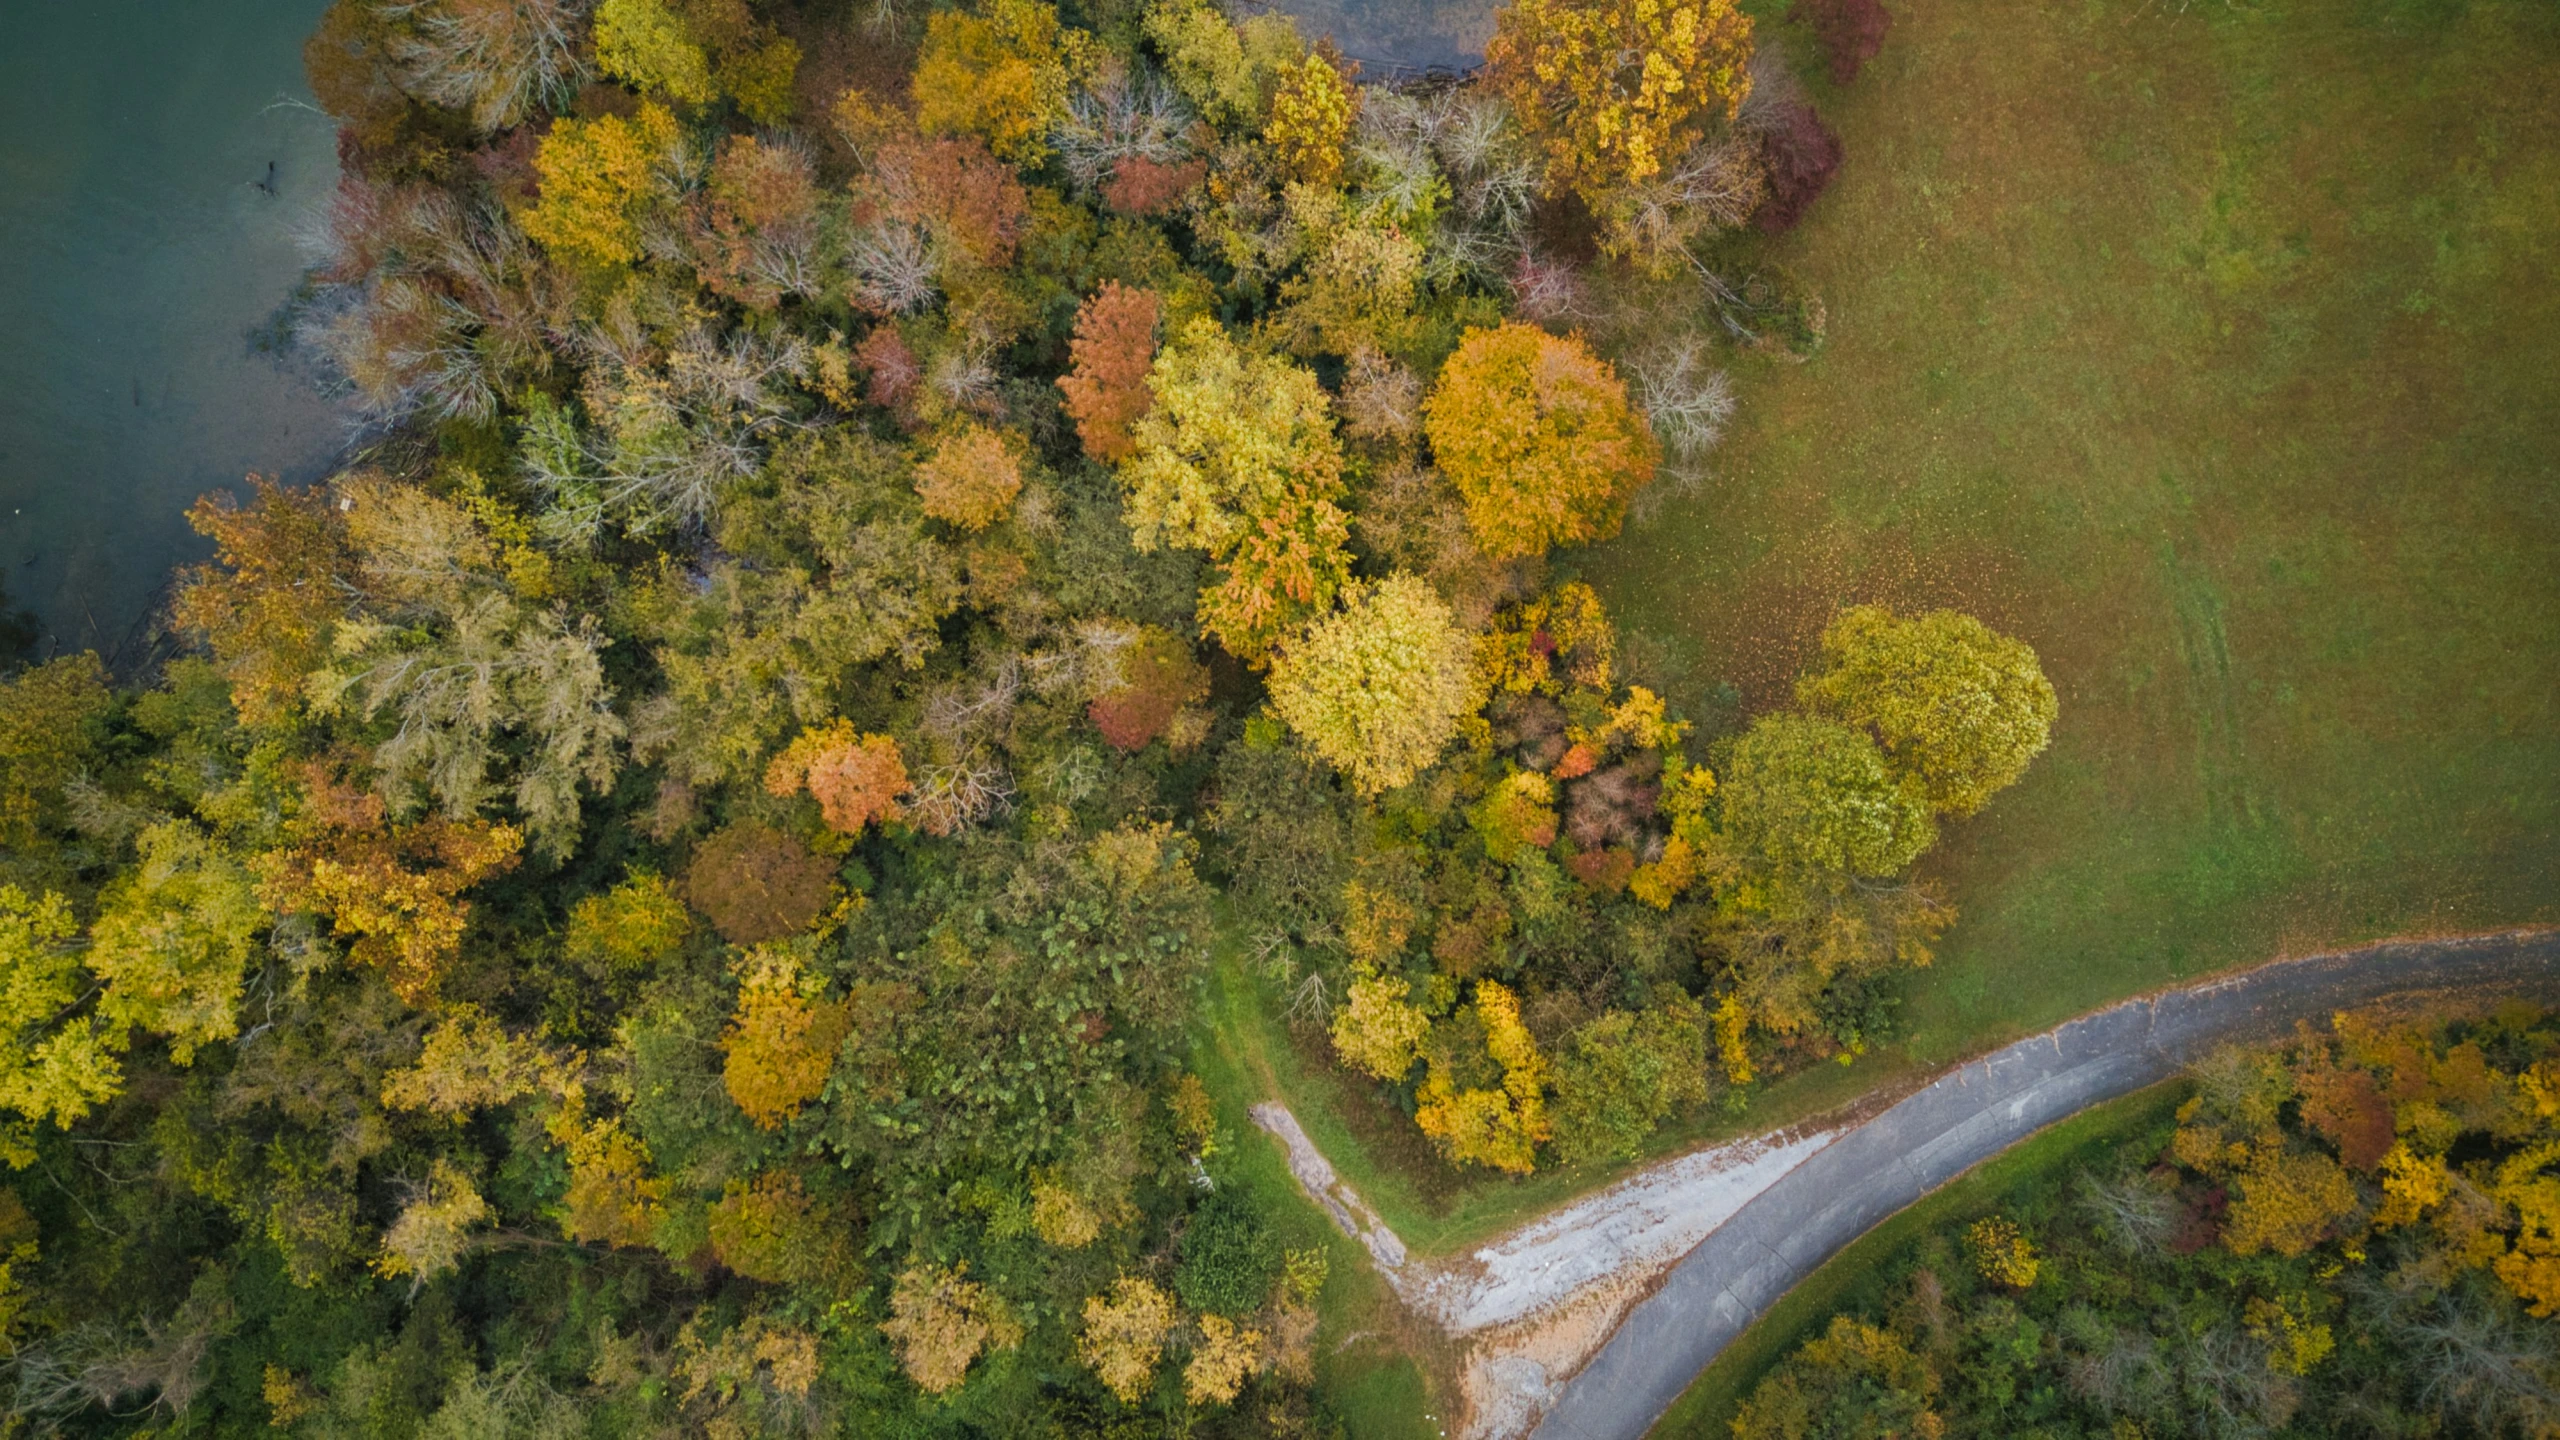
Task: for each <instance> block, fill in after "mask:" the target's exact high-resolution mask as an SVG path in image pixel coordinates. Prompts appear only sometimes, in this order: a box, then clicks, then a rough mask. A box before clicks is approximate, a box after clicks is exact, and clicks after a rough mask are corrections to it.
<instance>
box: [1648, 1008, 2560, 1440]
mask: <svg viewBox="0 0 2560 1440" xmlns="http://www.w3.org/2000/svg"><path fill="white" fill-rule="evenodd" d="M2555 1051H2560V1031H2555V1030H2554V1029H2553V1028H2552V1027H2551V1024H2550V1017H2549V1016H2548V1015H2546V1014H2544V1013H2542V1012H2539V1011H2537V1010H2535V1009H2533V1008H2531V1007H2528V1006H2511V1007H2509V1008H2506V1009H2503V1010H2500V1011H2499V1012H2497V1013H2496V1014H2495V1015H2494V1016H2491V1017H2488V1018H2485V1019H2476V1020H2465V1021H2456V1022H2452V1023H2444V1022H2420V1023H2411V1022H2409V1021H2406V1020H2385V1019H2379V1018H2366V1017H2356V1016H2341V1017H2339V1019H2338V1022H2337V1024H2336V1026H2335V1029H2334V1032H2333V1033H2315V1032H2312V1031H2311V1030H2309V1029H2307V1028H2306V1029H2305V1030H2304V1031H2303V1032H2302V1033H2301V1034H2300V1035H2299V1036H2298V1037H2297V1038H2296V1039H2295V1040H2293V1041H2292V1042H2290V1043H2287V1044H2284V1045H2280V1046H2275V1047H2270V1048H2265V1049H2254V1050H2237V1049H2235V1050H2231V1051H2226V1052H2223V1053H2221V1054H2218V1055H2216V1056H2215V1057H2213V1058H2212V1059H2210V1060H2208V1061H2206V1062H2204V1063H2203V1064H2200V1065H2199V1066H2197V1067H2196V1069H2195V1070H2194V1072H2193V1073H2192V1075H2191V1076H2190V1078H2189V1080H2188V1081H2187V1082H2186V1084H2185V1085H2184V1087H2183V1092H2184V1094H2185V1098H2184V1099H2183V1101H2181V1102H2180V1103H2178V1104H2177V1106H2176V1108H2175V1110H2174V1112H2169V1113H2164V1107H2163V1106H2162V1105H2161V1104H2160V1103H2158V1102H2157V1101H2156V1100H2154V1099H2152V1098H2150V1097H2136V1099H2135V1100H2133V1101H2129V1102H2123V1104H2122V1105H2121V1106H2120V1107H2118V1108H2119V1113H2120V1115H2121V1116H2122V1117H2123V1118H2124V1119H2126V1120H2130V1121H2134V1122H2137V1123H2135V1124H2133V1125H2131V1126H2130V1127H2126V1126H2121V1125H2119V1126H2114V1127H2110V1126H2108V1125H2107V1124H2106V1122H2104V1121H2085V1120H2084V1122H2082V1123H2080V1124H2079V1125H2077V1126H2076V1127H2075V1128H2076V1129H2077V1130H2078V1131H2079V1132H2080V1133H2079V1134H2077V1135H2073V1134H2070V1133H2063V1134H2058V1135H2056V1136H2055V1137H2054V1138H2053V1139H2052V1140H2051V1141H2047V1142H2042V1143H2038V1144H2036V1145H2035V1146H2034V1150H2035V1151H2036V1152H2038V1153H2034V1154H2029V1155H2021V1156H2017V1157H2014V1158H2012V1159H2009V1160H2004V1161H2003V1162H2001V1165H2002V1168H2004V1169H2005V1170H2006V1171H2007V1172H2008V1173H2007V1175H2006V1176H1997V1175H1995V1174H1993V1173H1991V1172H1986V1173H1985V1174H1984V1175H1983V1176H1981V1177H1978V1178H1976V1179H1972V1180H1968V1182H1966V1183H1965V1184H1964V1185H1963V1186H1962V1187H1960V1188H1959V1189H1958V1190H1957V1191H1955V1192H1951V1193H1945V1194H1942V1196H1940V1197H1935V1198H1933V1200H1932V1201H1931V1202H1929V1203H1927V1204H1926V1205H1924V1206H1922V1207H1916V1208H1915V1209H1914V1210H1913V1211H1912V1212H1909V1213H1908V1214H1907V1215H1906V1216H1904V1217H1901V1218H1900V1219H1898V1220H1897V1221H1896V1222H1895V1223H1894V1225H1893V1226H1892V1227H1891V1228H1892V1232H1893V1234H1892V1237H1891V1239H1890V1240H1888V1241H1887V1242H1886V1246H1885V1247H1877V1246H1873V1245H1862V1246H1861V1247H1860V1248H1861V1249H1862V1250H1865V1251H1866V1252H1867V1253H1866V1254H1865V1255H1862V1256H1852V1255H1844V1256H1843V1257H1841V1260H1840V1261H1835V1262H1834V1267H1837V1268H1845V1269H1848V1270H1849V1272H1850V1273H1849V1277H1848V1281H1849V1284H1850V1285H1851V1286H1853V1287H1854V1288H1855V1290H1856V1291H1857V1292H1859V1293H1858V1294H1857V1295H1856V1297H1855V1303H1852V1304H1850V1305H1847V1306H1841V1307H1840V1308H1837V1309H1833V1308H1832V1307H1833V1306H1834V1305H1837V1304H1838V1301H1839V1299H1841V1298H1843V1297H1842V1293H1841V1290H1840V1289H1839V1288H1838V1286H1837V1283H1836V1282H1830V1283H1826V1279H1825V1277H1826V1276H1829V1275H1831V1274H1832V1270H1831V1269H1829V1268H1827V1269H1826V1271H1825V1272H1824V1274H1823V1275H1821V1276H1817V1277H1816V1278H1815V1280H1814V1281H1813V1282H1811V1283H1810V1284H1809V1285H1808V1286H1807V1287H1806V1297H1807V1299H1808V1300H1810V1301H1811V1302H1812V1304H1811V1305H1810V1306H1808V1305H1804V1304H1798V1305H1796V1306H1793V1307H1791V1308H1792V1313H1789V1314H1785V1315H1783V1316H1780V1315H1773V1316H1772V1317H1771V1322H1764V1324H1768V1323H1772V1322H1774V1323H1775V1324H1776V1325H1777V1326H1780V1327H1784V1328H1789V1329H1792V1330H1794V1331H1796V1332H1798V1340H1800V1343H1795V1342H1790V1343H1791V1344H1792V1347H1793V1348H1791V1349H1790V1350H1788V1351H1787V1352H1786V1353H1785V1355H1784V1358H1783V1359H1780V1360H1778V1361H1777V1363H1775V1365H1774V1366H1770V1367H1769V1368H1767V1369H1766V1371H1765V1373H1762V1374H1760V1375H1759V1376H1758V1378H1756V1379H1755V1380H1753V1381H1752V1382H1751V1383H1750V1385H1749V1388H1748V1391H1747V1393H1744V1394H1740V1395H1738V1396H1737V1395H1736V1394H1735V1393H1734V1392H1733V1391H1732V1390H1731V1389H1730V1388H1729V1380H1727V1377H1728V1376H1731V1375H1734V1374H1735V1373H1736V1372H1737V1371H1739V1370H1740V1369H1741V1368H1742V1367H1743V1366H1747V1365H1750V1364H1751V1361H1752V1357H1751V1356H1749V1355H1747V1354H1744V1355H1737V1357H1736V1363H1735V1365H1734V1366H1732V1367H1727V1366H1726V1365H1724V1364H1721V1363H1720V1364H1719V1366H1718V1367H1717V1371H1723V1372H1725V1373H1724V1374H1722V1375H1719V1374H1717V1373H1716V1372H1713V1371H1711V1372H1710V1377H1709V1379H1710V1382H1715V1381H1726V1383H1725V1384H1715V1383H1705V1384H1702V1385H1701V1386H1700V1387H1699V1390H1698V1391H1697V1392H1693V1396H1692V1397H1691V1398H1690V1399H1689V1400H1687V1401H1684V1403H1683V1405H1682V1406H1681V1407H1680V1409H1679V1410H1678V1411H1677V1412H1675V1414H1674V1415H1673V1416H1671V1417H1668V1418H1667V1419H1666V1421H1665V1423H1664V1425H1663V1426H1662V1427H1660V1433H1669V1434H1705V1433H1711V1432H1712V1433H1718V1434H1724V1433H1730V1434H1732V1435H1734V1436H1736V1437H1740V1440H1763V1437H1804V1436H1843V1435H1881V1434H1916V1435H1928V1434H1941V1433H1943V1434H2025V1433H2036V1434H2046V1435H2055V1436H2070V1435H2087V1436H2118V1435H2134V1434H2141V1435H2181V1436H2213V1435H2241V1434H2257V1435H2265V1434H2306V1435H2311V1434H2338V1433H2348V1432H2352V1433H2357V1434H2377V1435H2410V1436H2416V1435H2440V1434H2481V1435H2502V1434H2527V1435H2529V1434H2536V1433H2540V1432H2542V1431H2544V1430H2547V1429H2548V1428H2550V1426H2551V1425H2552V1423H2553V1416H2552V1414H2551V1403H2552V1402H2551V1399H2550V1396H2551V1391H2550V1387H2549V1379H2550V1375H2551V1373H2552V1369H2553V1366H2554V1364H2555V1350H2554V1339H2553V1334H2552V1326H2551V1322H2550V1320H2549V1318H2548V1317H2549V1315H2550V1314H2551V1312H2552V1311H2553V1309H2554V1304H2553V1301H2554V1298H2555V1297H2554V1292H2553V1290H2552V1286H2551V1275H2550V1272H2551V1264H2550V1259H2549V1252H2550V1250H2551V1241H2550V1237H2549V1233H2548V1226H2547V1225H2546V1223H2545V1211H2546V1209H2547V1206H2548V1199H2547V1196H2546V1194H2545V1192H2546V1191H2547V1190H2549V1188H2550V1186H2551V1181H2550V1180H2549V1178H2548V1177H2546V1176H2544V1175H2543V1174H2542V1173H2541V1172H2542V1171H2543V1169H2544V1168H2545V1167H2546V1165H2547V1162H2548V1161H2549V1158H2550V1155H2551V1152H2552V1149H2553V1144H2552V1140H2551V1137H2550V1134H2549V1132H2550V1130H2551V1126H2552V1122H2553V1119H2554V1117H2555V1115H2560V1106H2554V1105H2552V1104H2550V1103H2548V1100H2547V1096H2546V1091H2547V1090H2548V1089H2549V1088H2550V1085H2551V1079H2552V1072H2553V1055H2554V1053H2555ZM2109 1128H2113V1129H2114V1130H2115V1131H2116V1133H2114V1134H2113V1135H2110V1136H2108V1137H2107V1138H2106V1140H2105V1142H2104V1143H2103V1144H2092V1143H2089V1142H2090V1141H2091V1140H2092V1139H2094V1138H2096V1137H2097V1135H2099V1134H2100V1133H2102V1132H2103V1131H2105V1130H2107V1129H2109ZM1986 1182H1987V1183H1986ZM1878 1238H1883V1237H1881V1236H1880V1237H1878ZM1880 1248H1881V1249H1882V1250H1883V1253H1879V1249H1880ZM1825 1312H1828V1315H1827V1318H1825ZM1759 1363H1760V1364H1762V1365H1767V1363H1768V1360H1767V1357H1765V1356H1763V1357H1761V1358H1760V1360H1759ZM1718 1392H1722V1393H1721V1394H1719V1393H1718ZM1737 1399H1738V1403H1732V1402H1734V1401H1735V1400H1737ZM1720 1401H1721V1402H1723V1403H1722V1404H1720V1403H1719V1402H1720ZM1724 1404H1731V1413H1730V1418H1729V1423H1725V1424H1711V1423H1710V1422H1711V1421H1720V1420H1724V1419H1725V1417H1724V1416H1723V1415H1722V1414H1716V1415H1710V1414H1709V1413H1708V1412H1709V1411H1710V1410H1717V1411H1721V1410H1722V1409H1723V1405H1724Z"/></svg>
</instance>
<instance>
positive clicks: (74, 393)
mask: <svg viewBox="0 0 2560 1440" xmlns="http://www.w3.org/2000/svg"><path fill="white" fill-rule="evenodd" d="M324 8H325V0H92V3H71V0H17V3H12V4H9V5H8V6H7V7H6V15H7V21H8V26H7V30H8V39H7V41H6V42H5V43H0V256H5V257H6V262H5V263H0V325H5V326H6V333H7V337H8V339H7V343H6V344H5V345H0V577H5V580H6V583H7V587H8V592H9V597H10V599H11V601H12V602H13V603H15V604H18V605H22V606H25V607H27V608H29V609H31V610H33V611H34V612H35V613H36V617H37V619H38V621H39V623H40V624H41V626H42V629H43V638H42V639H41V640H40V641H39V646H38V648H39V651H40V653H53V652H58V651H62V650H74V649H80V648H83V647H95V648H97V649H99V650H101V651H109V652H112V651H114V650H115V649H117V647H118V646H119V645H120V644H123V643H124V642H125V641H126V640H127V638H128V636H130V635H131V633H132V632H133V631H134V630H135V628H136V625H137V623H138V622H139V621H141V620H142V619H143V618H144V617H145V615H146V614H147V612H148V611H149V609H150V607H151V604H152V602H153V600H154V597H155V595H156V594H157V592H158V591H159V589H160V586H161V584H162V581H163V580H164V578H165V577H166V576H167V574H168V572H169V569H170V567H171V566H172V565H173V564H175V563H178V562H180V561H183V560H191V559H194V558H196V557H197V556H199V555H201V554H202V553H204V551H203V546H202V542H201V541H199V540H197V538H196V537H195V536H194V534H193V533H192V532H191V531H189V530H188V528H187V524H186V519H185V514H184V512H185V510H186V507H187V505H188V504H189V503H190V502H191V501H193V500H194V499H195V497H196V496H197V495H199V494H201V493H203V492H204V491H206V490H208V489H213V488H216V487H220V486H224V485H229V484H236V483H238V481H239V480H240V478H241V477H242V476H243V475H244V474H247V473H248V472H250V471H253V470H254V471H258V472H261V473H271V474H273V473H281V474H283V475H284V476H285V477H286V478H288V479H307V478H310V477H311V476H312V475H314V474H315V473H317V472H318V471H319V470H320V469H322V468H323V467H324V466H325V465H326V464H327V462H328V460H329V459H330V457H332V456H333V455H334V454H336V453H337V451H338V450H339V449H340V447H341V446H342V445H343V443H344V441H345V439H346V433H347V431H346V422H345V418H344V415H343V412H341V411H340V410H339V409H338V408H337V407H335V406H334V405H332V404H331V403H330V402H328V401H327V400H325V399H324V398H323V397H322V396H321V395H320V394H319V392H318V390H317V389H316V388H315V386H314V384H313V383H312V380H311V377H310V375H309V374H308V372H307V371H305V370H303V369H301V368H299V367H293V366H287V365H283V364H279V363H278V362H277V361H275V360H273V359H271V358H269V357H268V356H266V355H264V354H262V353H260V352H259V351H258V349H257V348H256V346H255V344H254V342H253V335H254V332H256V331H257V330H259V329H260V327H261V326H263V325H264V324H265V323H266V322H267V321H269V320H270V319H271V317H273V315H274V314H275V312H276V310H277V308H278V307H279V306H280V305H281V304H282V303H283V302H284V301H285V300H286V299H287V298H288V297H289V296H290V295H291V294H292V292H293V289H294V287H295V285H296V283H297V282H298V280H299V278H300V273H301V260H300V256H299V254H298V252H297V250H296V248H295V245H294V242H293V231H294V228H295V226H296V225H297V224H299V223H300V222H301V221H302V220H303V219H304V218H305V217H307V216H308V215H309V214H311V213H312V211H313V210H314V209H315V208H316V207H317V206H318V205H319V203H320V202H321V201H322V200H323V199H324V198H325V197H326V196H327V194H328V192H329V189H330V187H331V186H333V185H334V184H335V183H336V174H337V169H336V152H335V130H334V128H333V127H332V126H331V124H330V123H329V121H328V120H327V119H326V118H324V117H322V116H321V115H319V114H318V113H316V112H315V111H313V110H312V109H311V108H310V106H309V102H310V98H311V97H310V92H309V91H308V90H307V89H306V88H305V87H304V85H303V80H302V64H301V51H302V37H303V36H304V35H305V34H306V33H308V32H309V30H310V29H311V27H312V25H313V24H314V23H315V22H316V21H317V20H318V19H319V16H320V12H321V11H322V10H323V9H324ZM270 162H273V164H274V167H275V168H274V172H273V176H274V184H273V190H274V193H272V194H270V193H269V192H268V191H267V189H265V188H262V187H261V185H260V184H259V182H261V181H264V180H266V179H267V178H268V175H269V171H268V165H269V163H270ZM127 653H128V654H130V653H131V648H130V647H128V649H127Z"/></svg>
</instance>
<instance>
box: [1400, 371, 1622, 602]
mask: <svg viewBox="0 0 2560 1440" xmlns="http://www.w3.org/2000/svg"><path fill="white" fill-rule="evenodd" d="M1423 423H1424V430H1425V432H1426V433H1427V434H1428V435H1429V436H1430V437H1431V450H1432V453H1433V454H1434V455H1435V456H1437V457H1438V459H1439V461H1440V468H1441V469H1442V470H1443V471H1445V472H1446V473H1447V474H1448V476H1449V480H1450V483H1451V484H1453V485H1455V486H1456V487H1457V490H1458V494H1459V495H1460V497H1462V498H1463V499H1464V500H1465V501H1466V505H1467V524H1468V526H1469V527H1470V528H1471V529H1473V530H1474V531H1475V536H1476V543H1477V544H1478V545H1480V546H1482V547H1483V549H1484V552H1485V554H1487V555H1489V556H1492V557H1493V558H1495V559H1497V560H1507V559H1511V558H1513V557H1515V556H1521V555H1536V554H1539V553H1541V552H1542V551H1545V550H1547V549H1548V548H1549V547H1551V546H1555V545H1572V544H1580V543H1582V542H1584V541H1589V540H1605V539H1607V538H1609V537H1610V536H1612V535H1615V534H1616V533H1618V526H1619V524H1620V523H1621V522H1623V521H1624V520H1625V519H1626V513H1627V501H1628V500H1629V499H1631V498H1632V497H1633V496H1634V495H1635V493H1636V492H1637V491H1638V490H1641V489H1643V488H1644V486H1645V484H1646V482H1648V481H1650V480H1652V479H1653V468H1654V466H1655V465H1656V464H1657V463H1658V462H1659V461H1660V459H1661V450H1660V447H1659V446H1657V445H1656V444H1655V443H1654V438H1653V432H1652V431H1651V430H1650V429H1648V428H1647V427H1646V425H1645V421H1644V417H1643V416H1642V415H1639V414H1637V413H1636V411H1635V407H1634V406H1632V405H1630V404H1629V403H1628V402H1627V387H1626V385H1625V383H1624V382H1622V381H1621V380H1619V379H1618V376H1617V372H1616V371H1614V370H1612V369H1611V368H1610V367H1609V364H1608V362H1607V361H1605V360H1602V359H1600V358H1599V357H1598V356H1596V355H1594V354H1592V353H1591V351H1590V350H1589V349H1588V348H1587V347H1586V346H1584V345H1583V343H1582V342H1581V340H1579V339H1576V338H1573V337H1563V338H1559V337H1557V336H1554V335H1550V334H1548V333H1547V332H1545V331H1543V330H1540V329H1539V328H1537V327H1536V326H1534V325H1524V324H1521V323H1519V322H1517V321H1513V322H1510V323H1507V324H1504V325H1502V326H1501V327H1499V328H1498V329H1493V330H1470V331H1468V332H1467V335H1466V338H1465V339H1464V340H1462V341H1461V342H1459V345H1458V351H1457V353H1456V354H1455V355H1452V356H1450V357H1449V363H1448V364H1447V365H1446V366H1444V367H1442V369H1441V371H1440V379H1439V381H1438V382H1437V383H1436V384H1434V385H1433V386H1432V389H1431V398H1430V400H1429V401H1427V402H1426V403H1425V406H1424V422H1423Z"/></svg>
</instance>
